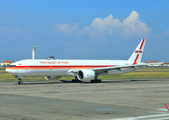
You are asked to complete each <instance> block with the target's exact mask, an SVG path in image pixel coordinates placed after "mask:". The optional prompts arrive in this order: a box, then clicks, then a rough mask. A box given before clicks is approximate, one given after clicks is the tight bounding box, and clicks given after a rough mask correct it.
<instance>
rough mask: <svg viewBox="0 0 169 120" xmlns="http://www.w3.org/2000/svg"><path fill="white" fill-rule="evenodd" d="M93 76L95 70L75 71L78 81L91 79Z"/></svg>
mask: <svg viewBox="0 0 169 120" xmlns="http://www.w3.org/2000/svg"><path fill="white" fill-rule="evenodd" d="M94 77H95V72H94V71H93V70H89V69H83V70H79V71H78V73H77V78H78V79H79V80H80V81H87V80H92V79H94Z"/></svg>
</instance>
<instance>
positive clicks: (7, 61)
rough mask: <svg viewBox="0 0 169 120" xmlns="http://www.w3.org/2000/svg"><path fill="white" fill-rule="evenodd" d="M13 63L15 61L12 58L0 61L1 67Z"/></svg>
mask: <svg viewBox="0 0 169 120" xmlns="http://www.w3.org/2000/svg"><path fill="white" fill-rule="evenodd" d="M11 63H13V62H12V61H10V60H5V61H3V62H2V63H0V65H1V67H6V66H8V65H10V64H11Z"/></svg>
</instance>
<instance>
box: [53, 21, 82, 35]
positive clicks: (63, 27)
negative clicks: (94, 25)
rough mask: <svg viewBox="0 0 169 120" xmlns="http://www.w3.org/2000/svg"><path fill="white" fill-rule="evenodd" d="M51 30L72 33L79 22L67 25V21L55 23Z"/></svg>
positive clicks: (76, 28) (77, 27)
mask: <svg viewBox="0 0 169 120" xmlns="http://www.w3.org/2000/svg"><path fill="white" fill-rule="evenodd" d="M52 27H53V31H54V32H60V31H62V32H64V33H73V32H75V31H77V30H78V29H79V23H74V24H73V26H71V25H69V24H68V23H66V24H62V25H61V24H57V25H52Z"/></svg>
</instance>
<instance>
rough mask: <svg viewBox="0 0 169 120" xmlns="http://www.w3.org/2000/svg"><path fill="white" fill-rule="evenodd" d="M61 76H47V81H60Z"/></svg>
mask: <svg viewBox="0 0 169 120" xmlns="http://www.w3.org/2000/svg"><path fill="white" fill-rule="evenodd" d="M60 77H61V76H45V79H46V80H58V79H59V78H60Z"/></svg>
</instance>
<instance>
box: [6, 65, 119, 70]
mask: <svg viewBox="0 0 169 120" xmlns="http://www.w3.org/2000/svg"><path fill="white" fill-rule="evenodd" d="M114 66H117V65H102V66H88V65H71V66H16V67H8V68H7V69H91V68H101V67H114Z"/></svg>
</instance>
